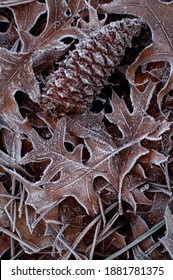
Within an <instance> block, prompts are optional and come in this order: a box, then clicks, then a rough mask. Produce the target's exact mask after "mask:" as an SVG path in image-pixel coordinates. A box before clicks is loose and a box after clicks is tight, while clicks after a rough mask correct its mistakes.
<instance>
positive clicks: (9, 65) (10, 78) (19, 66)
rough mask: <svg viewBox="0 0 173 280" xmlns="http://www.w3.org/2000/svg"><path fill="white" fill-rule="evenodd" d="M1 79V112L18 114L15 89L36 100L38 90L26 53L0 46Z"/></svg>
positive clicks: (29, 59)
mask: <svg viewBox="0 0 173 280" xmlns="http://www.w3.org/2000/svg"><path fill="white" fill-rule="evenodd" d="M0 63H1V65H2V66H1V81H0V103H1V113H4V114H5V113H6V114H7V115H8V114H11V115H14V116H15V115H18V109H17V104H16V102H15V99H14V94H15V92H16V91H17V90H21V91H24V92H26V93H27V94H28V95H29V96H30V98H31V99H32V100H33V101H35V102H38V98H39V96H40V90H39V86H38V82H37V81H36V79H35V76H34V74H33V70H32V61H31V58H30V56H29V55H28V54H22V53H14V52H11V51H8V50H6V49H4V48H0Z"/></svg>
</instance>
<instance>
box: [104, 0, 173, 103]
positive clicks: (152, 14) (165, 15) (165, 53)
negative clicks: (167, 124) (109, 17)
mask: <svg viewBox="0 0 173 280" xmlns="http://www.w3.org/2000/svg"><path fill="white" fill-rule="evenodd" d="M100 7H101V10H102V11H103V12H106V13H116V14H123V13H124V14H127V13H129V14H132V15H134V16H140V17H142V18H144V19H145V20H146V22H147V23H148V24H149V26H150V28H151V32H152V39H153V43H152V44H151V45H149V46H148V47H146V48H145V49H144V50H143V51H142V52H141V53H140V55H139V56H138V58H137V60H136V61H135V62H134V63H133V64H132V65H131V66H130V67H129V69H128V71H127V77H128V79H129V80H130V81H131V82H132V83H134V81H135V70H136V69H137V67H138V66H140V65H143V64H147V63H148V62H151V61H161V60H162V61H168V62H169V63H170V65H171V70H170V75H169V78H168V80H167V82H166V84H165V85H164V87H163V88H162V89H161V90H160V92H159V94H158V98H157V99H158V105H159V107H161V101H162V99H163V97H164V95H165V94H166V93H167V92H168V91H169V90H170V89H171V88H172V86H173V55H172V51H173V31H172V9H173V3H172V1H171V2H170V3H165V2H163V1H160V0H139V1H136V0H118V1H113V2H111V3H109V4H103V5H100Z"/></svg>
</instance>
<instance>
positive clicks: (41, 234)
mask: <svg viewBox="0 0 173 280" xmlns="http://www.w3.org/2000/svg"><path fill="white" fill-rule="evenodd" d="M29 214H30V213H29V212H27V215H29ZM16 229H17V231H18V232H19V233H20V238H21V239H22V240H23V241H27V242H28V243H30V244H31V245H32V244H33V245H34V246H36V247H37V248H38V249H37V250H38V251H40V250H42V249H44V248H47V247H51V246H52V244H53V242H54V237H53V236H50V235H46V224H45V222H44V221H43V220H40V221H39V222H38V223H37V225H36V226H35V229H34V230H33V232H32V233H31V232H30V230H29V227H28V224H27V218H26V213H25V209H23V211H22V216H21V217H19V216H18V215H17V216H16ZM19 243H20V242H19ZM21 246H22V247H23V248H24V250H25V252H27V253H30V254H31V253H33V252H32V251H30V249H29V248H27V247H25V245H23V243H21ZM34 246H33V247H34ZM35 252H36V251H35Z"/></svg>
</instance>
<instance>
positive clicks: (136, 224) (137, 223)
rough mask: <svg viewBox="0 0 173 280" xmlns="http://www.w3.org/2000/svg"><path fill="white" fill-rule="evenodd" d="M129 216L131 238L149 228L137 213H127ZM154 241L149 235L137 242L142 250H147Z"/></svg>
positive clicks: (136, 236)
mask: <svg viewBox="0 0 173 280" xmlns="http://www.w3.org/2000/svg"><path fill="white" fill-rule="evenodd" d="M128 216H129V218H130V225H131V229H132V235H133V240H135V239H136V238H138V237H139V236H141V235H142V234H144V233H145V232H147V231H148V230H149V228H148V225H147V224H146V222H145V221H144V220H143V219H142V218H141V217H140V216H138V215H134V214H130V215H128ZM154 244H155V242H154V240H153V238H152V237H151V236H150V237H148V238H146V239H145V240H144V241H142V242H140V243H139V246H140V248H141V249H142V250H143V251H146V250H148V249H149V248H150V247H151V246H152V245H154Z"/></svg>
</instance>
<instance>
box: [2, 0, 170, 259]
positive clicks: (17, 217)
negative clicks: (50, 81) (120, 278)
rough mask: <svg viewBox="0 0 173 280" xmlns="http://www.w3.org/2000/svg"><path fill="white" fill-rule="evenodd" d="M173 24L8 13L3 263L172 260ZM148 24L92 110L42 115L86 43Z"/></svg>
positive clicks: (117, 9) (102, 13) (45, 5)
mask: <svg viewBox="0 0 173 280" xmlns="http://www.w3.org/2000/svg"><path fill="white" fill-rule="evenodd" d="M172 13H173V3H172V1H166V0H165V1H163V0H140V1H135V0H117V1H111V0H100V1H99V0H91V1H84V0H38V1H37V0H20V1H19V0H18V1H15V0H4V1H2V0H1V1H0V255H1V258H2V259H60V260H64V259H65V260H67V259H78V260H79V259H84V260H85V259H97V260H103V259H133V260H134V259H135V260H138V259H144V260H145V259H146V260H150V259H159V260H160V259H163V260H164V259H166V260H167V259H173V197H172V194H173V173H172V172H173V150H172V146H173V139H172V135H173V29H172ZM141 17H142V18H143V20H144V21H145V22H146V26H147V27H146V28H143V29H142V30H141V33H140V35H139V36H137V37H134V38H133V40H132V47H128V48H127V49H126V50H125V55H124V58H123V60H122V61H121V62H120V64H119V65H117V66H116V67H115V70H114V72H113V73H112V74H111V75H110V77H109V78H108V80H107V81H106V83H105V86H103V88H102V89H101V91H100V94H99V95H98V96H97V97H96V99H95V100H93V103H92V106H91V108H89V109H88V110H86V111H85V112H83V113H77V112H76V113H73V114H70V113H69V114H68V113H67V114H66V113H60V114H58V113H57V114H53V113H52V114H51V112H50V113H48V112H46V111H45V110H44V108H43V107H42V103H41V102H40V100H41V96H42V94H43V92H44V90H45V81H46V79H47V77H49V76H50V75H53V73H54V71H56V70H57V69H58V67H59V66H58V65H59V62H61V61H63V60H64V58H65V57H66V55H67V54H68V53H69V52H70V51H72V50H74V49H75V45H76V44H77V43H79V42H82V40H84V38H88V37H89V36H90V34H92V32H95V31H96V30H99V29H100V28H102V26H104V25H107V24H110V23H111V22H116V21H118V20H121V19H123V18H141ZM96 43H97V42H96ZM92 55H94V54H92ZM89 65H90V64H89ZM93 67H94V66H93ZM93 73H94V74H95V77H93V78H94V79H96V78H97V77H96V75H97V71H95V70H93ZM102 79H103V77H102ZM102 84H103V83H102ZM98 87H99V84H98ZM85 91H86V89H85Z"/></svg>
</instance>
